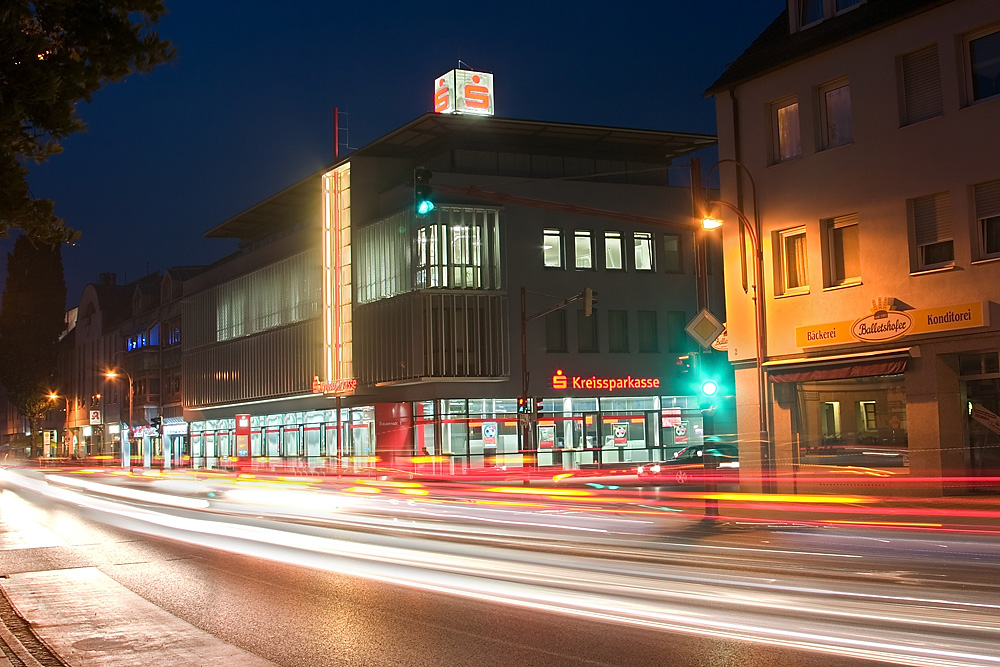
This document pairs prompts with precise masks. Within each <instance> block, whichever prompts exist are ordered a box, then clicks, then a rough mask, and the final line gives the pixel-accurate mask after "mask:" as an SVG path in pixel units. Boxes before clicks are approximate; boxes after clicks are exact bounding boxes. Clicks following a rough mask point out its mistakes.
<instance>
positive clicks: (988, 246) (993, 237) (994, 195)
mask: <svg viewBox="0 0 1000 667" xmlns="http://www.w3.org/2000/svg"><path fill="white" fill-rule="evenodd" d="M973 193H974V199H975V202H976V221H977V222H976V224H977V225H978V227H979V256H980V258H982V259H987V258H992V257H1000V181H990V182H989V183H980V184H979V185H977V186H975V187H974V188H973Z"/></svg>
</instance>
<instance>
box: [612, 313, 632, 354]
mask: <svg viewBox="0 0 1000 667" xmlns="http://www.w3.org/2000/svg"><path fill="white" fill-rule="evenodd" d="M608 352H628V311H625V310H609V311H608Z"/></svg>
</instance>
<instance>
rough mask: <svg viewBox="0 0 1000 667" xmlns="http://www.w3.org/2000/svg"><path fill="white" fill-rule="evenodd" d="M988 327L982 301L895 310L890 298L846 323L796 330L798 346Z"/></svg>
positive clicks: (856, 341) (987, 310) (894, 337)
mask: <svg viewBox="0 0 1000 667" xmlns="http://www.w3.org/2000/svg"><path fill="white" fill-rule="evenodd" d="M988 325H989V307H988V306H987V304H986V303H985V302H983V301H977V302H975V303H964V304H960V305H957V306H942V307H938V308H918V309H916V310H907V311H902V310H895V309H894V308H893V301H892V300H891V299H878V300H874V301H872V312H871V313H870V314H868V315H865V316H864V317H861V318H858V319H856V320H852V321H847V322H831V323H828V324H812V325H809V326H804V327H796V328H795V344H796V345H797V346H798V347H814V346H818V345H841V344H844V343H881V342H885V341H889V340H895V339H897V338H902V337H904V336H913V335H916V334H929V333H938V332H944V331H954V330H955V329H970V328H973V327H984V326H988Z"/></svg>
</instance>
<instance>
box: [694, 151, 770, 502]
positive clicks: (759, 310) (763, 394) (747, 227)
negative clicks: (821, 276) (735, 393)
mask: <svg viewBox="0 0 1000 667" xmlns="http://www.w3.org/2000/svg"><path fill="white" fill-rule="evenodd" d="M727 162H731V163H732V164H734V165H736V166H737V167H740V168H741V169H743V171H744V172H745V173H746V174H747V176H748V177H749V179H750V186H751V192H752V195H753V203H754V222H756V223H759V222H760V215H759V213H758V211H757V192H756V185H755V184H754V180H753V175H752V174H751V173H750V171H749V170H748V169H747V168H746V166H745V165H743V164H742V163H741V162H739V161H737V160H734V159H731V158H726V159H723V160H719V161H718V162H716V163H715V164H714V165H713V166H712V168H711V169H710V170H709V173H708V177H709V179H710V178H711V176H712V172H713V171H714V170H715V169H716V168H717V167H718V166H719V165H720V164H723V163H727ZM704 205H705V208H704V211H703V212H702V214H703V218H702V227H703V228H704V229H716V228H718V227H720V226H721V225H722V221H721V220H720V219H718V218H715V217H712V216H711V215H710V213H711V210H712V207H713V206H721V207H725V208H727V209H729V210H730V211H732V212H733V213H735V214H736V217H737V218H739V221H740V268H741V270H742V276H743V291H744V292H745V293H748V294H749V287H748V285H747V271H746V250H745V247H746V244H745V238H747V237H748V238H749V239H750V248H751V251H752V256H753V270H754V271H753V276H754V277H753V280H754V284H753V296H752V297H751V298H752V299H753V301H754V338H755V343H756V357H757V360H756V361H757V363H756V366H757V413H758V420H759V424H758V426H759V431H760V456H761V471H762V473H763V476H762V480H761V483H762V487H763V489H764V490H765V491H773V490H774V475H773V471H774V457H773V456H772V452H771V441H770V435H769V425H768V407H769V406H768V399H767V379H766V377H765V374H764V361H765V360H766V358H767V340H766V331H765V322H766V320H765V315H766V314H765V310H764V254H763V250H762V248H761V236H760V230H759V229H758V228H757V225H756V224H754V223H752V222H750V220H749V219H748V218H747V216H746V214H745V213H744V212H743V210H742V209H741V208H740V207H739V206H736V205H734V204H731V203H729V202H727V201H723V200H721V199H718V200H713V199H709V198H708V196H707V193H706V195H705V200H704Z"/></svg>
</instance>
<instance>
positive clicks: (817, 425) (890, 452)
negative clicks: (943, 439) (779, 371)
mask: <svg viewBox="0 0 1000 667" xmlns="http://www.w3.org/2000/svg"><path fill="white" fill-rule="evenodd" d="M792 387H793V388H794V390H793V395H794V399H795V400H794V401H793V415H792V417H793V424H792V426H793V429H794V430H795V432H797V433H798V434H799V443H800V444H799V462H800V464H801V465H804V466H808V465H823V466H859V467H866V468H905V467H907V466H908V465H909V448H908V441H907V426H906V423H907V418H906V392H905V388H904V382H903V376H902V375H884V376H874V377H857V378H843V379H834V380H815V381H809V382H797V383H794V384H793V385H792ZM847 415H854V416H856V418H855V417H851V418H844V417H846V416H847Z"/></svg>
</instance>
